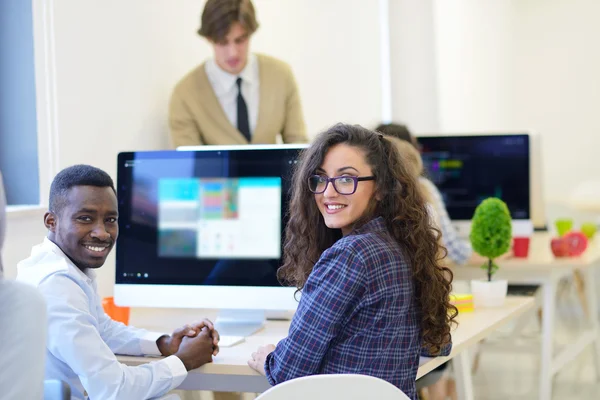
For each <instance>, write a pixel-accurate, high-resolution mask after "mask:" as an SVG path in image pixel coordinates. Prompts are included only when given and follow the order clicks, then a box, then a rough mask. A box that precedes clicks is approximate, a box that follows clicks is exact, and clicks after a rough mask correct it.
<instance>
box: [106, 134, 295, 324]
mask: <svg viewBox="0 0 600 400" xmlns="http://www.w3.org/2000/svg"><path fill="white" fill-rule="evenodd" d="M304 147H306V146H305V145H272V146H235V147H225V146H223V147H216V146H204V147H200V148H197V149H195V150H190V151H140V152H127V153H120V154H119V156H118V169H117V171H118V172H117V193H118V202H119V228H120V235H119V240H118V243H117V249H116V285H115V302H116V303H117V304H119V305H127V306H137V307H182V308H218V309H232V310H259V311H261V312H262V311H263V310H294V309H295V308H296V305H297V300H296V299H295V298H294V294H295V288H290V287H282V286H281V285H280V283H279V282H278V280H277V276H276V272H277V269H278V268H279V266H280V265H281V259H282V244H283V239H284V229H285V223H286V215H287V211H288V210H287V205H288V196H289V190H290V185H291V177H292V170H293V167H294V165H295V164H297V162H298V161H297V160H298V156H299V154H300V152H301V150H302V149H303V148H304ZM261 321H262V320H261Z"/></svg>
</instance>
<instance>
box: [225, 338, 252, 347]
mask: <svg viewBox="0 0 600 400" xmlns="http://www.w3.org/2000/svg"><path fill="white" fill-rule="evenodd" d="M244 340H246V338H245V337H243V336H221V337H220V339H219V347H231V346H235V345H236V344H238V343H242V342H243V341H244Z"/></svg>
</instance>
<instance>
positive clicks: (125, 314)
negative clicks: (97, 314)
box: [102, 297, 129, 325]
mask: <svg viewBox="0 0 600 400" xmlns="http://www.w3.org/2000/svg"><path fill="white" fill-rule="evenodd" d="M102 308H104V312H105V313H106V314H107V315H108V316H109V317H110V318H111V319H113V320H115V321H117V322H122V323H124V324H125V325H128V324H129V307H119V306H117V305H116V304H115V300H114V298H112V297H105V298H103V299H102Z"/></svg>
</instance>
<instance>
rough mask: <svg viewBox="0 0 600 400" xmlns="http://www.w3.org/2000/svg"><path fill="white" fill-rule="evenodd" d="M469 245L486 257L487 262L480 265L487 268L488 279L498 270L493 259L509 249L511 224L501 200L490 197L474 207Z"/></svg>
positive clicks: (508, 214) (508, 213)
mask: <svg viewBox="0 0 600 400" xmlns="http://www.w3.org/2000/svg"><path fill="white" fill-rule="evenodd" d="M469 238H470V239H471V245H472V246H473V250H475V252H477V253H478V254H480V255H482V256H484V257H487V259H488V262H487V263H486V264H484V265H482V266H481V268H482V269H487V275H488V281H491V280H492V275H494V273H495V272H496V271H497V270H498V266H497V265H496V264H495V263H494V259H495V258H497V257H500V256H501V255H502V254H504V253H506V252H507V251H508V250H509V249H510V242H511V239H512V225H511V218H510V212H509V211H508V207H507V206H506V203H504V202H503V201H502V200H500V199H498V198H495V197H490V198H488V199H485V200H484V201H482V202H481V204H479V205H478V206H477V208H476V209H475V214H473V220H472V224H471V234H470V235H469Z"/></svg>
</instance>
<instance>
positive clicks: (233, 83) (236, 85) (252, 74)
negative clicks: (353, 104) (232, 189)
mask: <svg viewBox="0 0 600 400" xmlns="http://www.w3.org/2000/svg"><path fill="white" fill-rule="evenodd" d="M257 29H258V22H257V20H256V15H255V11H254V6H253V4H252V2H251V1H250V0H208V1H207V2H206V5H205V7H204V11H203V12H202V17H201V26H200V29H199V30H198V34H199V35H200V36H202V37H204V38H206V40H208V42H209V43H210V44H211V45H212V47H213V50H214V58H211V59H209V60H207V61H205V62H204V63H203V64H201V65H200V66H198V67H196V68H195V69H194V70H192V71H191V72H190V73H188V74H187V75H186V76H185V77H184V78H183V79H182V80H181V81H179V83H178V84H177V86H176V87H175V90H174V91H173V94H172V96H171V102H170V106H169V126H170V130H171V137H172V141H173V144H174V145H175V146H176V147H177V146H190V145H201V144H208V145H229V144H233V145H235V144H248V143H252V144H259V143H266V144H268V143H275V142H276V137H277V135H279V134H281V136H282V139H283V142H284V143H305V142H307V137H306V129H305V125H304V117H303V114H302V106H301V102H300V94H299V93H298V88H297V86H296V82H295V79H294V75H293V74H292V70H291V68H290V67H289V65H287V64H286V63H284V62H283V61H280V60H277V59H276V58H273V57H269V56H266V55H263V54H254V53H250V52H249V49H250V39H251V37H252V34H253V33H254V32H255V31H256V30H257Z"/></svg>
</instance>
